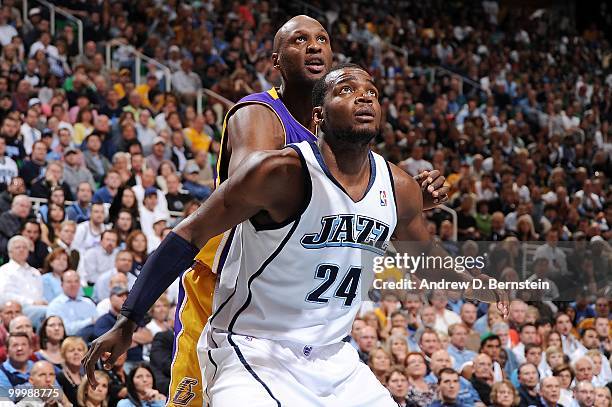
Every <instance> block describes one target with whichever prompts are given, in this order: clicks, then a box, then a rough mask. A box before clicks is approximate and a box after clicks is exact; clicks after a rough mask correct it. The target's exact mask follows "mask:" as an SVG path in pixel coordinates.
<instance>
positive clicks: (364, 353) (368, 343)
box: [357, 326, 377, 364]
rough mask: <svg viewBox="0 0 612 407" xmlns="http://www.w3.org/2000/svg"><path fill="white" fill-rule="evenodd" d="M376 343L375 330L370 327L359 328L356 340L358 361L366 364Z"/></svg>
mask: <svg viewBox="0 0 612 407" xmlns="http://www.w3.org/2000/svg"><path fill="white" fill-rule="evenodd" d="M376 341H377V334H376V328H373V327H371V326H364V327H363V328H361V332H360V335H359V338H357V345H358V346H359V349H358V350H357V353H359V359H361V361H362V362H363V363H366V364H367V363H368V359H369V355H370V352H371V351H372V350H374V348H375V347H376Z"/></svg>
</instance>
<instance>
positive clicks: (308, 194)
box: [249, 144, 312, 232]
mask: <svg viewBox="0 0 612 407" xmlns="http://www.w3.org/2000/svg"><path fill="white" fill-rule="evenodd" d="M284 148H291V149H293V150H295V152H297V154H298V157H299V158H300V162H301V163H302V177H303V178H304V200H303V201H302V205H301V206H300V209H299V210H298V211H297V212H296V213H295V214H294V215H292V216H290V217H289V218H287V219H286V220H284V221H283V222H280V223H269V224H265V225H262V224H260V223H258V222H257V221H256V220H255V219H254V218H250V219H249V222H251V225H253V227H254V228H255V231H256V232H261V231H264V230H277V229H282V228H284V227H285V226H287V225H289V224H290V223H292V222H294V221H296V220H298V219H299V218H300V217H301V216H302V214H303V213H304V212H305V211H306V209H307V208H308V206H309V205H310V201H311V200H312V179H311V177H310V171H309V170H308V165H307V164H306V159H305V158H304V155H303V154H302V151H301V150H300V149H299V147H297V146H295V145H291V144H289V145H287V146H285V147H284Z"/></svg>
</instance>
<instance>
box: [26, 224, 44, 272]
mask: <svg viewBox="0 0 612 407" xmlns="http://www.w3.org/2000/svg"><path fill="white" fill-rule="evenodd" d="M21 235H22V236H24V237H27V238H28V239H29V240H30V242H31V243H32V244H31V245H30V250H29V255H28V259H27V262H28V264H29V265H30V266H32V267H34V268H36V269H42V267H43V264H44V261H45V258H46V257H47V255H48V254H49V246H47V244H46V243H44V242H43V241H42V240H41V229H40V224H39V223H38V222H37V221H35V220H34V219H29V220H27V221H26V222H25V223H24V224H23V226H22V228H21Z"/></svg>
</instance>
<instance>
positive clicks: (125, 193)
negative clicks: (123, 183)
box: [108, 187, 140, 228]
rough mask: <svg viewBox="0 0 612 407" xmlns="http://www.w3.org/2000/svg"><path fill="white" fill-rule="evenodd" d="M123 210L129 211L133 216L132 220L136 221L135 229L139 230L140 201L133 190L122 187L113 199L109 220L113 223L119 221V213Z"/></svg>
mask: <svg viewBox="0 0 612 407" xmlns="http://www.w3.org/2000/svg"><path fill="white" fill-rule="evenodd" d="M122 209H125V210H128V211H129V212H130V213H131V214H132V219H134V221H135V228H139V227H140V225H139V223H138V220H139V213H138V201H137V199H136V194H135V193H134V191H132V189H131V188H125V187H120V188H119V190H118V191H117V195H115V197H114V198H113V202H111V206H110V208H109V210H108V219H109V221H110V222H111V223H115V222H116V221H117V217H118V216H119V211H121V210H122Z"/></svg>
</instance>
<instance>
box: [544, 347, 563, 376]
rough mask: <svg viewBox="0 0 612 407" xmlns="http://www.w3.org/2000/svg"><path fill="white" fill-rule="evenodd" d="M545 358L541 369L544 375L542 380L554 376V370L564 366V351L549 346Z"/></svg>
mask: <svg viewBox="0 0 612 407" xmlns="http://www.w3.org/2000/svg"><path fill="white" fill-rule="evenodd" d="M544 356H545V357H544V358H542V359H544V360H543V361H542V363H540V369H539V370H540V371H541V372H542V373H543V374H542V378H544V377H549V376H552V374H553V373H552V372H553V370H554V369H555V368H556V367H557V366H559V365H562V364H563V350H562V349H561V348H558V347H556V346H549V347H548V348H546V351H545V352H544Z"/></svg>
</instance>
